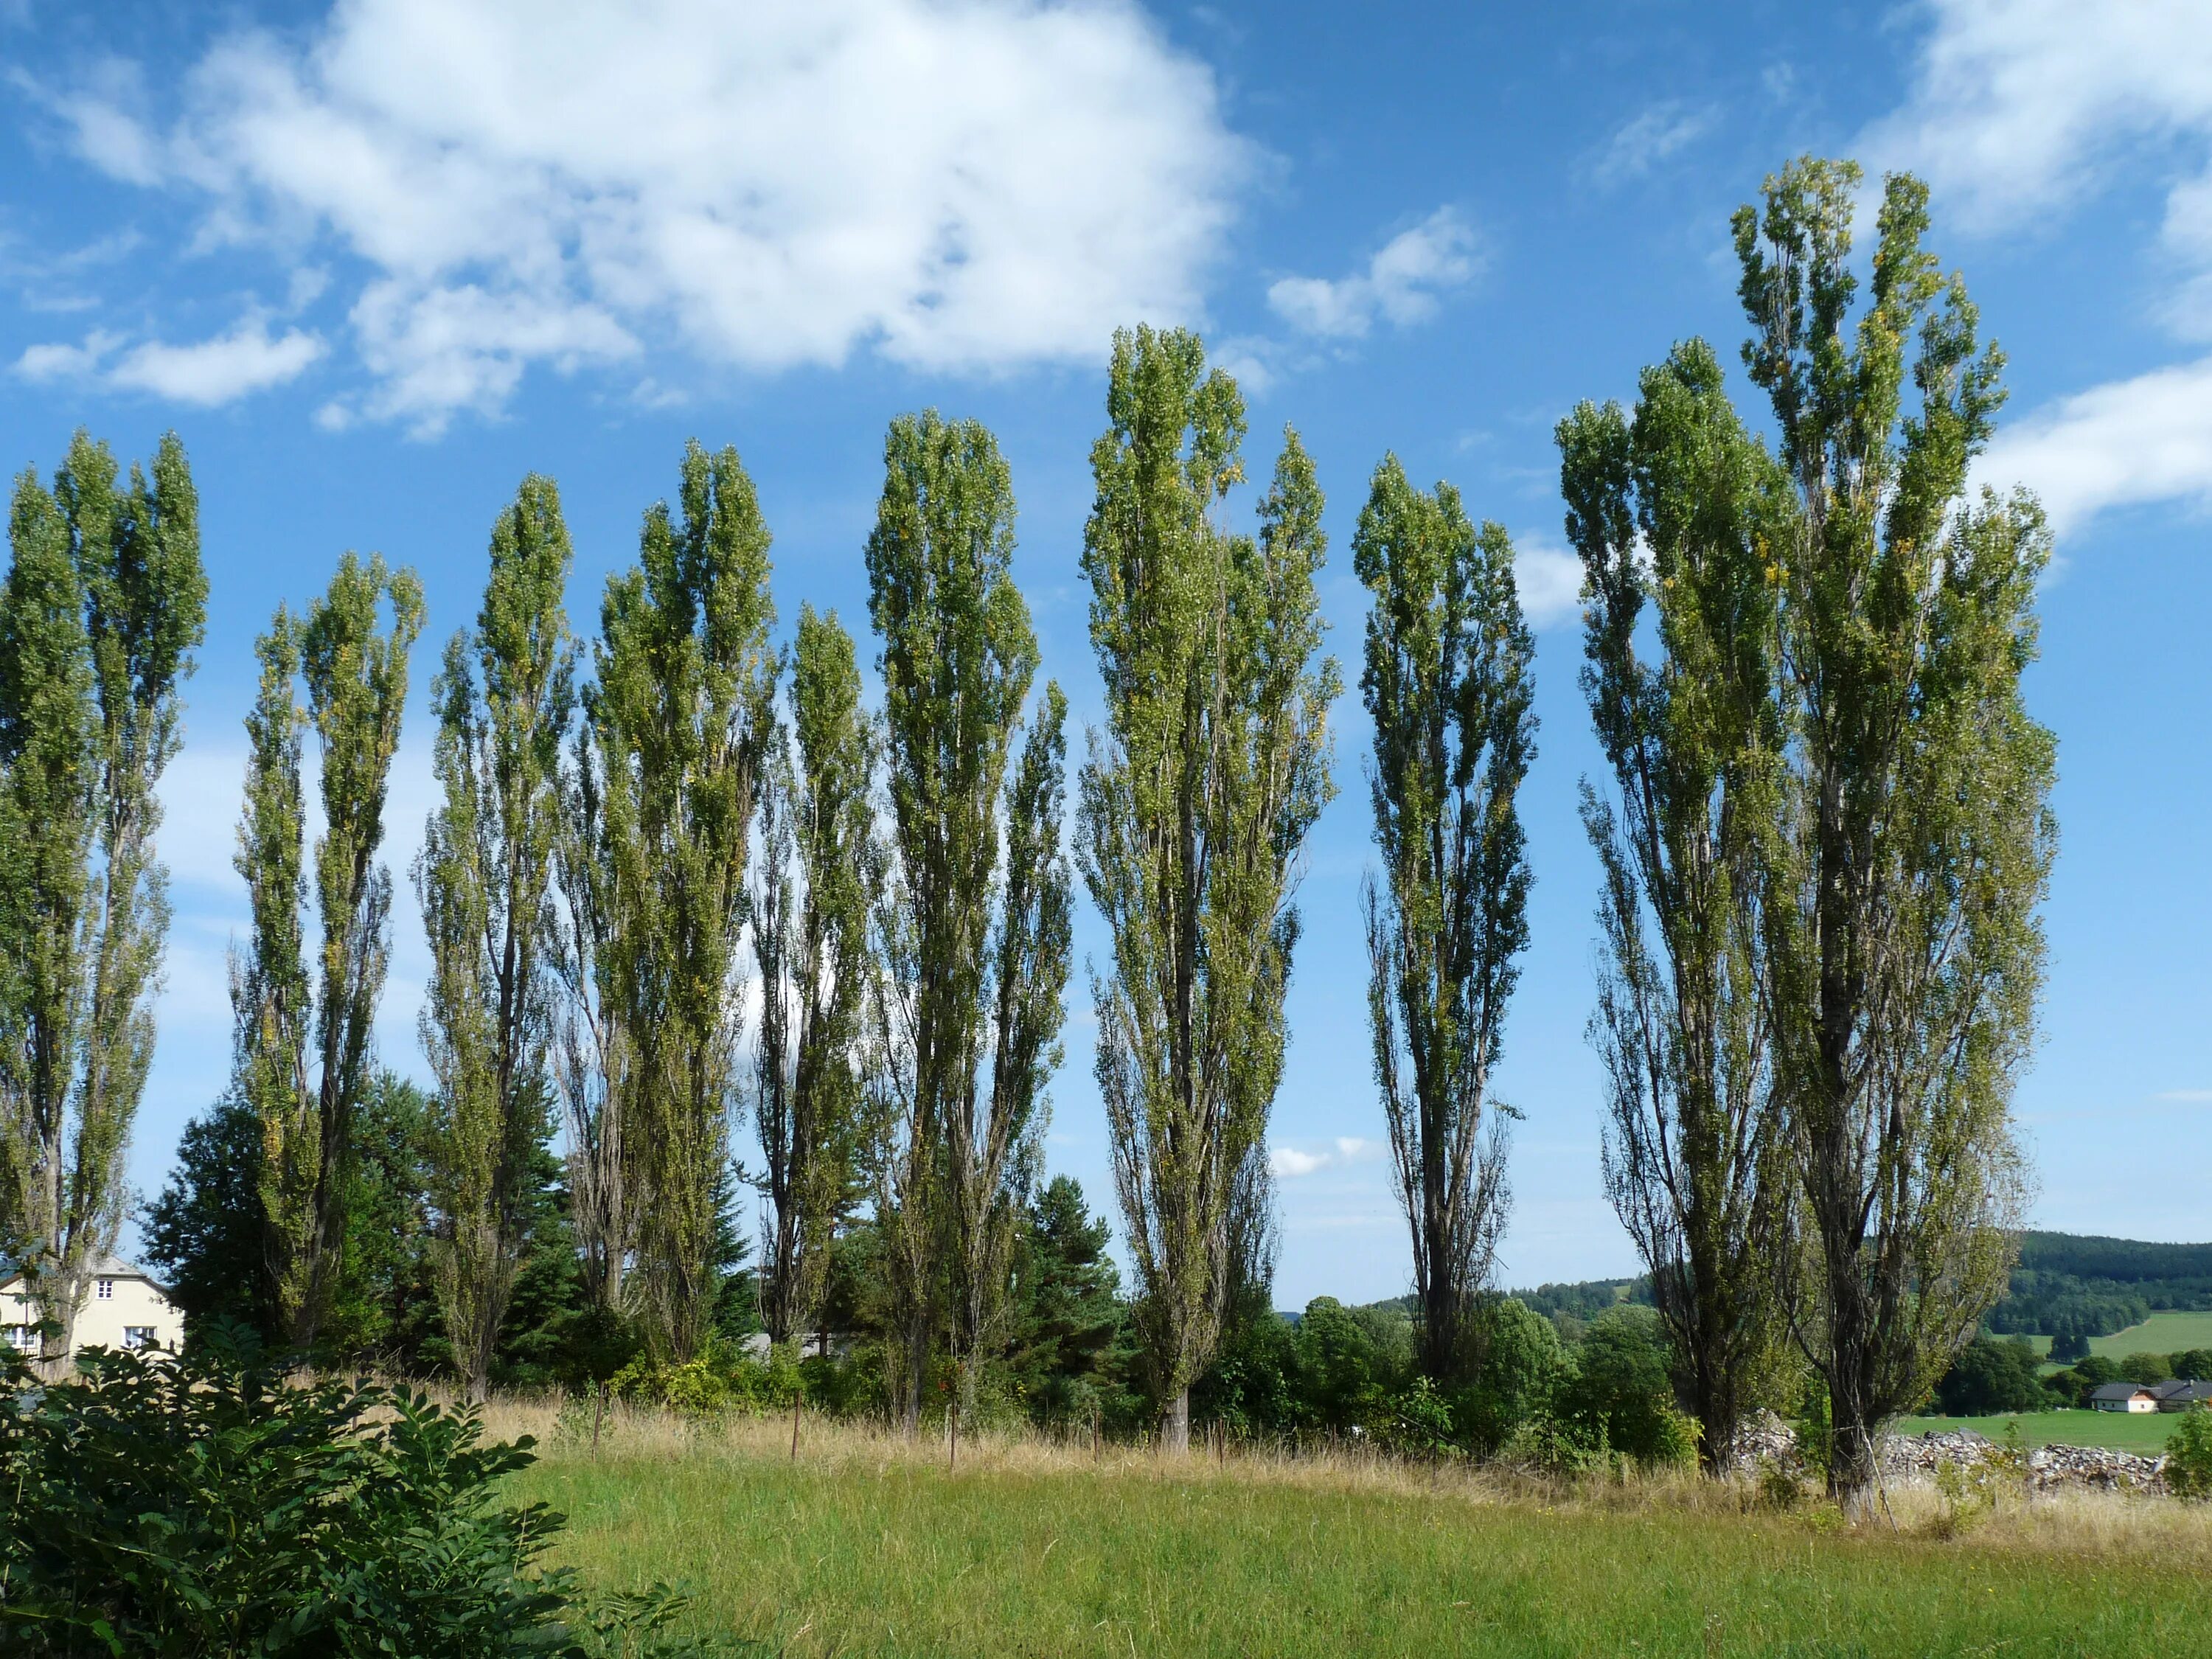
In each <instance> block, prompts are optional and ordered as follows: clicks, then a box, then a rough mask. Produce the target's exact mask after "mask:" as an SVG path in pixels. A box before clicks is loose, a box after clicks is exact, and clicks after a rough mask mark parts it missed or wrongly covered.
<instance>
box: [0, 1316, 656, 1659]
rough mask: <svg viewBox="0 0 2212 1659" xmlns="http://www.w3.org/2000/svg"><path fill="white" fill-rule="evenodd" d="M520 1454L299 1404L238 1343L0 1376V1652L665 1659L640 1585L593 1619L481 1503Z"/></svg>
mask: <svg viewBox="0 0 2212 1659" xmlns="http://www.w3.org/2000/svg"><path fill="white" fill-rule="evenodd" d="M531 1461H532V1456H531V1452H530V1442H529V1441H528V1440H527V1439H523V1440H520V1441H517V1442H515V1443H513V1444H494V1445H487V1444H485V1443H483V1438H482V1426H481V1425H480V1424H479V1422H478V1420H477V1417H476V1415H475V1413H473V1412H460V1413H454V1412H450V1411H447V1410H446V1409H445V1408H443V1407H440V1406H437V1405H435V1404H434V1403H432V1402H431V1401H429V1400H428V1398H427V1397H425V1396H424V1395H421V1394H417V1393H414V1392H412V1391H410V1390H408V1389H386V1388H382V1387H379V1386H376V1385H373V1384H369V1383H319V1384H313V1385H304V1386H295V1385H293V1384H292V1383H289V1382H288V1380H287V1379H286V1377H285V1376H284V1374H283V1366H282V1365H281V1364H278V1363H277V1362H276V1361H274V1360H272V1359H270V1358H268V1357H267V1356H265V1355H264V1353H263V1352H262V1351H261V1349H260V1346H259V1344H258V1340H257V1339H256V1338H254V1337H253V1336H252V1334H251V1333H250V1332H248V1331H246V1329H245V1328H243V1327H240V1326H232V1325H219V1326H216V1327H214V1328H208V1329H204V1330H203V1331H202V1332H200V1333H198V1334H197V1340H196V1341H195V1343H194V1347H193V1352H192V1353H191V1354H190V1355H189V1356H187V1357H186V1358H182V1359H173V1358H168V1357H167V1356H163V1355H160V1354H140V1353H108V1352H101V1351H94V1352H92V1353H90V1354H88V1355H86V1356H84V1357H82V1358H81V1360H80V1369H79V1372H78V1375H77V1376H75V1377H73V1378H71V1379H70V1380H67V1381H64V1382H60V1383H54V1384H52V1386H49V1387H44V1388H41V1387H39V1386H37V1385H35V1384H34V1383H33V1382H32V1380H31V1379H30V1377H29V1376H28V1374H27V1372H26V1371H25V1370H23V1368H22V1366H21V1363H20V1362H18V1361H15V1360H14V1359H13V1358H12V1357H10V1358H9V1361H8V1363H7V1366H6V1373H5V1375H4V1376H0V1585H4V1587H5V1589H4V1591H0V1649H4V1650H6V1651H8V1652H9V1653H24V1654H46V1655H70V1656H74V1655H80V1654H84V1655H94V1654H98V1655H119V1654H124V1653H130V1654H145V1655H157V1656H160V1655H201V1654H216V1653H222V1654H252V1655H270V1656H274V1655H301V1656H306V1655H314V1656H324V1655H333V1656H349V1655H355V1654H363V1655H366V1654H386V1655H389V1654H435V1655H438V1656H440V1659H491V1656H510V1655H525V1654H532V1655H548V1654H550V1655H561V1656H574V1659H582V1656H591V1655H594V1654H625V1655H626V1654H633V1653H642V1652H647V1651H670V1650H667V1649H665V1648H661V1647H657V1646H655V1645H654V1644H656V1643H657V1640H658V1638H653V1637H652V1635H651V1634H650V1632H653V1631H654V1630H657V1629H659V1628H660V1627H662V1626H665V1624H666V1623H667V1621H668V1620H669V1618H670V1617H671V1615H672V1614H673V1613H674V1612H675V1610H676V1609H677V1608H678V1607H680V1606H681V1605H682V1602H681V1600H680V1598H678V1597H676V1596H675V1595H673V1594H672V1593H671V1592H669V1591H667V1590H665V1589H660V1588H659V1587H656V1589H654V1590H653V1591H652V1592H648V1593H647V1595H643V1596H639V1597H631V1598H625V1599H623V1600H619V1601H611V1602H600V1603H598V1604H596V1605H594V1604H591V1603H589V1602H588V1601H586V1598H584V1597H583V1596H582V1595H581V1591H580V1586H579V1585H578V1584H577V1583H576V1581H575V1580H574V1577H573V1575H572V1574H570V1573H569V1572H568V1571H565V1570H557V1571H546V1570H544V1569H541V1568H540V1567H539V1565H538V1561H539V1559H540V1558H541V1556H542V1555H543V1553H544V1550H545V1548H546V1547H547V1545H548V1544H549V1542H550V1541H551V1539H552V1537H553V1534H555V1533H556V1531H557V1530H558V1529H559V1528H560V1527H561V1525H562V1517H561V1516H558V1515H556V1514H555V1513H553V1512H552V1511H551V1510H549V1509H547V1508H546V1507H545V1506H544V1504H531V1505H529V1506H527V1507H525V1508H512V1507H504V1506H501V1504H499V1503H498V1501H497V1492H498V1483H499V1481H500V1480H501V1477H502V1476H504V1475H506V1474H509V1473H510V1472H512V1471H513V1470H515V1469H518V1468H522V1467H524V1466H525V1465H526V1464H527V1463H529V1462H531Z"/></svg>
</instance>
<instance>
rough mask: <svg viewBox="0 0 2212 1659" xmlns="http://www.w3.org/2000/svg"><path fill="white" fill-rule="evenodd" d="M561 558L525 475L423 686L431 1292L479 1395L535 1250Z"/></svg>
mask: <svg viewBox="0 0 2212 1659" xmlns="http://www.w3.org/2000/svg"><path fill="white" fill-rule="evenodd" d="M571 558H572V556H571V554H570V551H569V546H568V527H567V526H566V525H564V524H563V523H562V519H561V498H560V494H559V492H558V490H557V489H556V488H555V487H554V484H553V481H552V480H551V479H550V478H544V477H538V476H536V475H535V474H533V475H532V476H531V477H527V478H526V479H524V480H523V483H522V487H521V489H520V491H519V492H518V494H517V495H516V497H515V501H514V504H513V506H512V507H509V508H507V511H505V512H504V513H501V515H500V518H499V521H498V522H497V523H496V524H495V526H493V529H492V537H491V575H490V580H489V582H488V583H487V584H486V586H485V588H484V599H483V609H482V610H481V611H479V612H478V614H477V627H476V632H475V635H474V636H473V637H471V636H470V635H465V634H456V635H454V636H453V640H452V641H451V643H449V644H448V645H447V647H446V659H445V665H444V668H443V670H442V671H441V673H440V675H439V678H438V681H437V684H436V686H435V689H434V691H433V694H432V696H433V701H434V702H435V705H436V708H437V713H438V736H437V740H436V750H435V769H436V773H437V778H438V782H439V785H440V787H441V790H442V791H443V793H444V800H443V802H442V804H441V805H440V806H439V808H438V810H437V811H435V812H434V813H433V814H432V815H431V818H430V823H429V827H428V833H427V835H426V836H425V838H424V842H423V846H422V854H421V857H420V859H419V860H418V861H417V862H416V869H415V880H416V890H417V892H418V894H419V896H420V897H421V899H422V925H423V932H424V933H425V935H426V936H427V938H428V941H429V945H430V959H431V978H430V985H429V990H428V995H427V996H426V998H425V999H424V1001H423V1006H422V1044H423V1048H424V1050H425V1052H426V1053H427V1054H428V1055H429V1058H430V1064H431V1068H432V1070H433V1071H434V1072H435V1073H436V1074H437V1079H438V1093H437V1096H436V1097H435V1101H434V1103H433V1105H432V1121H431V1124H430V1133H429V1136H428V1151H429V1159H430V1168H429V1184H430V1191H431V1197H432V1200H433V1202H434V1203H435V1205H436V1206H437V1209H438V1213H439V1237H438V1240H437V1243H436V1248H435V1258H436V1261H437V1273H438V1287H439V1298H440V1303H441V1306H442V1308H443V1310H444V1313H445V1318H446V1329H447V1335H448V1336H449V1337H450V1339H451V1340H452V1341H453V1351H454V1355H455V1358H456V1359H457V1360H458V1362H459V1365H460V1369H461V1375H462V1377H463V1380H464V1382H465V1384H466V1386H467V1389H468V1394H469V1397H470V1399H471V1400H474V1401H481V1400H482V1399H483V1397H484V1390H485V1389H486V1387H487V1386H488V1385H489V1380H490V1376H491V1364H492V1355H493V1351H494V1349H495V1347H496V1346H497V1344H498V1340H499V1332H500V1326H501V1322H502V1321H503V1320H504V1319H505V1317H506V1315H507V1302H508V1298H509V1297H510V1296H511V1295H512V1293H513V1288H514V1279H515V1275H516V1273H518V1272H519V1271H520V1267H521V1264H522V1261H523V1257H524V1255H525V1254H526V1251H527V1249H528V1247H529V1242H530V1241H529V1238H528V1237H527V1232H528V1223H529V1220H530V1218H531V1216H532V1212H533V1210H534V1209H535V1207H536V1202H535V1200H536V1197H537V1194H536V1190H535V1169H534V1166H535V1163H536V1155H537V1152H538V1148H539V1146H541V1145H542V1144H543V1143H544V1139H545V1138H546V1135H547V1133H548V1132H549V1130H550V1110H551V1092H552V1079H551V1072H550V1066H549V1063H548V1061H549V1055H550V1048H551V1038H552V1035H553V1009H552V990H553V985H552V981H551V979H550V975H549V974H548V972H547V970H546V969H545V966H544V957H543V950H544V943H545V941H546V939H547V936H548V933H549V929H550V915H549V913H548V906H547V896H548V890H549V888H550V880H551V874H552V864H553V854H554V847H555V843H556V840H557V838H558V836H559V834H560V828H561V826H560V811H561V793H560V777H559V774H560V766H561V748H562V741H563V739H564V738H565V737H566V736H567V733H568V726H569V720H570V716H571V714H572V713H573V712H574V707H575V661H576V647H575V644H574V641H573V640H572V639H571V638H570V636H569V634H568V616H567V612H566V611H565V610H564V609H563V606H562V592H563V590H564V588H565V587H566V586H567V583H568V568H569V564H570V562H571Z"/></svg>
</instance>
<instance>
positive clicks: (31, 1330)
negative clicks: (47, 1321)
mask: <svg viewBox="0 0 2212 1659" xmlns="http://www.w3.org/2000/svg"><path fill="white" fill-rule="evenodd" d="M8 1342H9V1346H11V1347H13V1348H14V1349H15V1352H17V1353H36V1352H38V1351H39V1330H38V1327H37V1326H35V1325H10V1326H9V1328H8Z"/></svg>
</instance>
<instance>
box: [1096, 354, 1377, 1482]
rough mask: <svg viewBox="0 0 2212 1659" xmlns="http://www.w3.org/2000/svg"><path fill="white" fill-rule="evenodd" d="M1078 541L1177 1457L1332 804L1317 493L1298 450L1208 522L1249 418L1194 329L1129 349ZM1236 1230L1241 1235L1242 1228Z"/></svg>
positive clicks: (1125, 1028)
mask: <svg viewBox="0 0 2212 1659" xmlns="http://www.w3.org/2000/svg"><path fill="white" fill-rule="evenodd" d="M1107 412H1108V415H1109V418H1110V420H1111V422H1112V425H1111V427H1110V428H1109V430H1108V431H1107V432H1106V433H1105V435H1103V436H1102V437H1101V438H1100V439H1099V440H1098V441H1097V444H1096V445H1095V446H1094V447H1092V450H1091V471H1092V473H1093V475H1094V477H1095V478H1096V480H1097V501H1096V504H1095V505H1094V506H1093V507H1092V509H1091V517H1090V520H1089V521H1088V523H1087V524H1086V525H1085V530H1084V553H1083V568H1084V574H1085V576H1086V577H1088V579H1089V580H1090V583H1091V642H1092V644H1093V646H1094V647H1096V649H1097V653H1098V664H1099V669H1100V671H1101V673H1102V675H1103V678H1104V679H1105V684H1106V701H1107V716H1108V730H1107V731H1106V732H1104V733H1094V734H1093V736H1092V738H1091V753H1090V758H1089V760H1088V762H1087V763H1086V764H1085V767H1084V769H1083V775H1082V781H1081V804H1080V809H1079V822H1080V831H1079V860H1080V862H1081V866H1082V869H1083V874H1084V878H1085V883H1086V884H1087V885H1088V886H1089V888H1090V890H1091V898H1092V900H1093V902H1096V903H1097V906H1098V908H1099V909H1100V911H1101V912H1103V915H1105V918H1106V921H1107V923H1108V925H1109V927H1111V928H1112V930H1113V935H1114V947H1113V958H1112V966H1111V969H1110V970H1109V971H1108V972H1107V973H1105V974H1103V975H1094V980H1093V987H1092V989H1093V995H1094V997H1095V999H1096V1001H1097V1010H1098V1028H1099V1029H1098V1051H1097V1069H1098V1083H1099V1090H1100V1092H1101V1094H1102V1095H1103V1097H1104V1099H1105V1104H1106V1112H1107V1119H1108V1123H1109V1127H1110V1129H1111V1131H1112V1134H1113V1139H1114V1163H1115V1188H1116V1191H1117V1193H1118V1195H1119V1197H1120V1199H1121V1210H1122V1214H1123V1218H1124V1219H1125V1221H1126V1223H1127V1236H1128V1241H1129V1254H1130V1257H1131V1260H1132V1262H1133V1266H1134V1267H1135V1268H1136V1273H1137V1279H1138V1286H1137V1288H1138V1291H1139V1297H1140V1301H1139V1324H1140V1334H1141V1337H1142V1340H1143V1344H1144V1349H1145V1353H1146V1362H1147V1364H1148V1365H1149V1367H1150V1370H1151V1375H1152V1384H1153V1387H1154V1388H1155V1389H1156V1390H1157V1391H1158V1397H1159V1400H1160V1402H1161V1406H1162V1433H1163V1436H1164V1439H1165V1441H1166V1442H1167V1443H1168V1444H1169V1445H1170V1446H1171V1447H1175V1448H1178V1449H1180V1448H1182V1447H1183V1446H1186V1445H1187V1444H1188V1435H1189V1423H1190V1417H1189V1413H1190V1385H1191V1383H1192V1381H1193V1380H1194V1378H1195V1377H1196V1376H1198V1375H1199V1373H1200V1371H1202V1370H1204V1369H1205V1367H1206V1363H1207V1361H1208V1360H1209V1359H1210V1358H1212V1354H1213V1351H1214V1348H1215V1346H1216V1343H1217V1341H1218V1338H1219V1334H1220V1329H1221V1322H1222V1318H1223V1316H1224V1312H1225V1304H1226V1303H1227V1301H1228V1298H1229V1295H1230V1291H1231V1288H1232V1277H1233V1268H1234V1261H1235V1257H1236V1255H1237V1250H1236V1249H1235V1239H1234V1238H1233V1237H1232V1231H1234V1230H1232V1228H1231V1216H1232V1213H1233V1212H1235V1209H1236V1206H1235V1204H1234V1202H1233V1200H1234V1198H1235V1195H1236V1194H1237V1191H1238V1189H1239V1186H1240V1181H1243V1180H1245V1179H1246V1177H1245V1176H1243V1171H1245V1170H1246V1168H1247V1166H1248V1164H1249V1160H1250V1159H1251V1158H1253V1157H1254V1155H1255V1150H1256V1149H1258V1148H1260V1147H1261V1146H1263V1145H1264V1142H1265V1136H1266V1130H1267V1114H1268V1111H1269V1109H1270V1108H1271V1106H1272V1105H1273V1099H1274V1093H1275V1087H1276V1085H1277V1083H1278V1081H1279V1079H1280V1077H1281V1074H1282V1065H1283V1053H1284V1042H1285V1031H1284V1025H1283V999H1284V994H1285V990H1286V988H1287V987H1288V984H1289V981H1290V973H1291V951H1292V948H1293V946H1294V945H1295V944H1296V942H1297V931H1298V924H1297V910H1296V908H1294V907H1293V906H1292V904H1291V893H1292V890H1293V888H1294V885H1295V880H1296V874H1297V859H1298V854H1299V851H1300V849H1301V848H1302V847H1303V846H1304V842H1305V836H1306V832H1307V831H1308V830H1309V829H1310V828H1311V826H1312V824H1313V822H1314V820H1315V819H1316V817H1318V816H1319V815H1320V812H1321V810H1322V805H1324V804H1325V803H1326V802H1327V801H1328V799H1329V797H1330V795H1331V794H1332V793H1333V786H1332V785H1331V782H1330V780H1329V765H1328V763H1329V750H1328V728H1327V721H1328V706H1329V704H1330V702H1332V701H1333V700H1334V698H1335V696H1336V695H1337V692H1338V691H1339V690H1340V688H1341V681H1340V676H1339V674H1338V671H1337V668H1336V665H1335V663H1334V660H1333V659H1321V658H1320V657H1319V653H1320V650H1321V645H1322V634H1323V631H1324V626H1325V625H1324V623H1322V617H1321V611H1320V604H1319V600H1318V598H1317V596H1316V592H1315V577H1316V573H1317V572H1318V571H1319V569H1320V568H1321V564H1322V553H1323V550H1324V547H1325V540H1324V538H1323V537H1322V530H1321V510H1322V496H1321V491H1320V489H1319V488H1318V486H1317V485H1316V483H1315V482H1314V476H1313V466H1312V464H1311V462H1310V461H1309V460H1308V459H1307V457H1306V453H1305V451H1304V448H1303V447H1300V445H1299V443H1298V441H1297V434H1295V433H1291V432H1286V433H1285V438H1284V444H1283V450H1282V455H1281V459H1279V462H1278V464H1277V465H1276V469H1275V476H1274V481H1273V485H1272V487H1271V488H1270V489H1268V491H1267V496H1266V498H1265V499H1264V500H1263V501H1262V502H1261V507H1260V525H1261V527H1260V534H1259V536H1258V538H1256V539H1255V538H1250V537H1247V536H1238V535H1232V534H1230V533H1229V532H1225V531H1224V530H1222V529H1220V528H1219V527H1218V526H1216V525H1215V524H1214V523H1213V522H1212V519H1211V517H1210V516H1209V514H1210V512H1211V509H1212V507H1213V506H1214V504H1215V503H1216V502H1218V501H1220V500H1221V498H1222V497H1223V496H1224V495H1225V494H1226V493H1227V492H1228V490H1229V489H1230V488H1231V486H1232V485H1234V484H1235V483H1237V482H1238V481H1239V480H1240V479H1241V478H1242V477H1243V461H1242V459H1241V455H1242V447H1243V437H1244V404H1243V398H1242V397H1241V396H1240V395H1239V393H1238V392H1237V385H1236V382H1235V381H1234V380H1231V378H1230V377H1229V376H1228V375H1227V374H1225V373H1223V372H1222V371H1221V370H1220V369H1218V368H1216V369H1213V370H1212V371H1210V372H1209V371H1208V369H1207V368H1206V353H1205V348H1204V347H1203V345H1201V343H1200V341H1199V340H1198V338H1197V337H1196V336H1194V335H1192V334H1189V333H1187V332H1183V331H1167V332H1156V331H1153V330H1152V329H1150V328H1140V329H1139V330H1137V331H1135V332H1133V333H1131V332H1127V331H1124V332H1121V333H1119V334H1117V335H1116V336H1115V340H1114V359H1113V368H1112V378H1111V381H1110V384H1109V391H1108V394H1107ZM1243 1231H1245V1232H1246V1233H1248V1234H1249V1231H1250V1223H1249V1218H1248V1220H1247V1223H1246V1225H1245V1228H1244V1229H1243Z"/></svg>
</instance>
